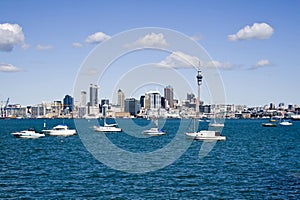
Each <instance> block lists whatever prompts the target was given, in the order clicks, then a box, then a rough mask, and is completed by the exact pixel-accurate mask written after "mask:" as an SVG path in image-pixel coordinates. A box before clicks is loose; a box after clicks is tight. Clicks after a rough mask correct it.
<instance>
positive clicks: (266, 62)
mask: <svg viewBox="0 0 300 200" xmlns="http://www.w3.org/2000/svg"><path fill="white" fill-rule="evenodd" d="M269 65H271V62H270V61H269V60H266V59H263V60H259V61H258V62H257V63H256V65H255V66H257V67H264V66H269Z"/></svg>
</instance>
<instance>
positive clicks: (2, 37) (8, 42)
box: [0, 23, 24, 52]
mask: <svg viewBox="0 0 300 200" xmlns="http://www.w3.org/2000/svg"><path fill="white" fill-rule="evenodd" d="M23 43H24V33H23V31H22V27H21V26H19V25H18V24H9V23H4V24H0V51H7V52H9V51H12V50H13V48H14V46H15V45H22V44H23Z"/></svg>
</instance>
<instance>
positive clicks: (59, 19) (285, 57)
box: [0, 0, 300, 106]
mask: <svg viewBox="0 0 300 200" xmlns="http://www.w3.org/2000/svg"><path fill="white" fill-rule="evenodd" d="M299 6H300V2H299V1H288V2H285V1H278V0H277V1H266V0H263V1H237V0H229V1H217V0H213V1H198V0H191V1H162V2H155V1H154V2H150V1H33V0H28V1H15V0H4V1H1V2H0V7H1V13H0V80H1V86H0V101H4V100H6V99H7V98H8V97H10V100H11V102H10V103H20V104H22V105H33V104H38V103H41V102H42V101H55V100H62V98H63V97H64V95H66V94H73V86H74V82H75V81H76V77H77V74H78V72H79V71H80V67H81V65H82V63H83V62H84V61H85V59H86V58H87V57H88V55H89V54H90V52H91V51H92V50H93V49H94V48H95V47H97V45H99V44H101V43H103V42H105V41H107V40H110V39H113V38H114V36H115V35H117V34H119V33H120V32H124V31H128V30H130V29H135V28H143V27H161V28H166V29H172V30H175V31H178V32H180V33H182V34H184V35H186V36H187V37H190V38H191V39H193V40H194V41H196V42H197V43H198V44H199V45H201V46H202V47H203V48H204V49H205V51H206V52H207V53H208V54H209V55H210V57H211V60H210V61H209V62H204V63H203V62H202V65H203V67H210V66H213V67H216V68H218V69H219V71H220V75H221V77H222V80H223V84H224V88H225V94H226V102H227V103H228V104H246V105H249V106H251V105H264V104H268V103H270V102H274V103H276V104H278V103H280V102H285V103H286V104H290V103H291V104H298V105H299V104H300V98H299V95H298V90H297V88H298V87H299V86H300V83H299V82H298V81H297V78H298V76H299V69H300V68H299V66H300V60H299V59H298V55H299V52H300V51H299V50H300V49H299V48H300V46H299V44H300V28H299V26H298V24H299V22H300V14H299ZM168 42H169V41H168V38H167V37H166V36H165V35H164V34H163V33H159V32H157V33H149V34H145V35H144V37H140V38H137V40H136V41H135V42H133V43H130V44H126V45H124V48H133V47H138V46H139V45H143V46H150V47H164V48H166V47H168V45H169V43H168ZM198 62H199V59H197V57H195V55H190V54H188V53H186V52H181V51H175V52H169V53H166V52H155V53H153V51H146V52H143V53H142V52H136V53H131V54H130V55H128V56H127V57H126V58H122V59H120V60H119V61H118V62H115V63H114V66H113V69H112V70H111V71H110V75H107V76H108V77H106V78H104V79H105V80H106V82H105V81H104V82H101V81H100V82H99V83H98V84H99V85H100V92H99V94H100V98H107V97H110V96H111V94H110V93H111V91H112V90H113V89H114V88H113V87H112V85H114V84H115V83H114V82H113V81H115V80H116V79H117V77H118V75H120V76H121V75H122V74H123V75H124V73H126V71H129V70H131V67H136V66H138V65H142V64H147V63H157V65H160V66H162V67H167V68H173V69H175V70H179V71H180V73H183V74H184V76H185V77H186V78H187V79H189V80H191V84H192V87H196V78H195V76H196V71H194V70H193V68H192V67H191V66H193V65H197V63H198ZM96 72H97V67H94V68H91V70H90V71H89V72H86V73H87V74H94V73H96ZM141 76H143V75H141ZM204 79H205V77H204ZM193 84H194V85H193ZM88 87H89V85H87V86H86V90H87V91H88ZM203 88H205V86H203ZM147 89H149V88H147ZM155 89H156V88H153V90H155ZM174 90H175V92H176V93H177V94H178V97H179V98H183V97H184V96H185V95H186V93H187V92H192V91H176V88H174ZM141 91H142V90H141ZM208 94H209V92H205V91H204V92H203V94H202V96H201V98H202V99H203V100H204V101H206V102H209V95H208ZM125 95H126V94H125ZM128 95H129V94H128ZM130 95H131V94H130Z"/></svg>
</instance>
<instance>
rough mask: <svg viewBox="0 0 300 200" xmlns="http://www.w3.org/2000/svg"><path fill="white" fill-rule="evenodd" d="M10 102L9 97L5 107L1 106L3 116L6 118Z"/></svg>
mask: <svg viewBox="0 0 300 200" xmlns="http://www.w3.org/2000/svg"><path fill="white" fill-rule="evenodd" d="M8 102H9V98H7V100H6V102H5V105H4V107H2V106H1V118H6V117H7V113H6V109H7V106H8Z"/></svg>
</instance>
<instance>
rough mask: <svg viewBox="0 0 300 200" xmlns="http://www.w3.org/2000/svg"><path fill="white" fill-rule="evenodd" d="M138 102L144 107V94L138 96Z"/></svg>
mask: <svg viewBox="0 0 300 200" xmlns="http://www.w3.org/2000/svg"><path fill="white" fill-rule="evenodd" d="M140 104H141V108H145V95H142V96H141V97H140Z"/></svg>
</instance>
